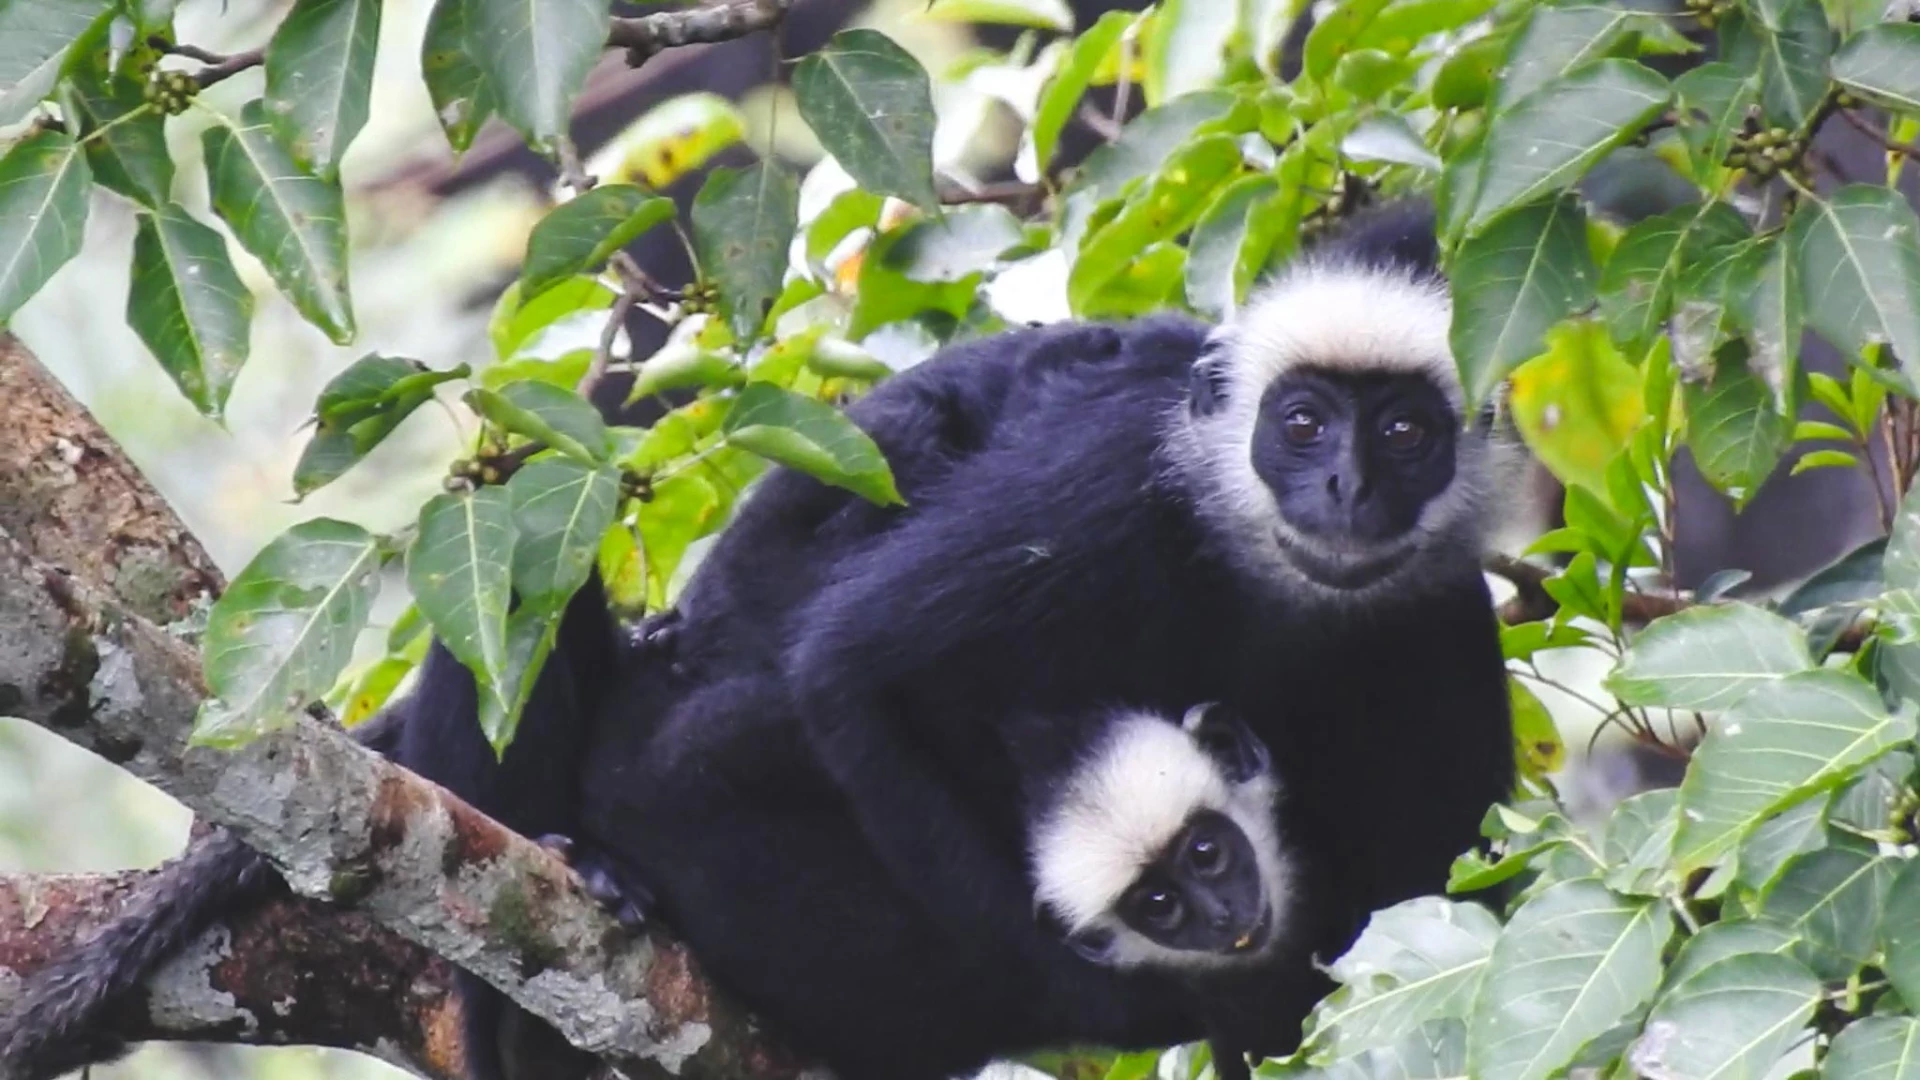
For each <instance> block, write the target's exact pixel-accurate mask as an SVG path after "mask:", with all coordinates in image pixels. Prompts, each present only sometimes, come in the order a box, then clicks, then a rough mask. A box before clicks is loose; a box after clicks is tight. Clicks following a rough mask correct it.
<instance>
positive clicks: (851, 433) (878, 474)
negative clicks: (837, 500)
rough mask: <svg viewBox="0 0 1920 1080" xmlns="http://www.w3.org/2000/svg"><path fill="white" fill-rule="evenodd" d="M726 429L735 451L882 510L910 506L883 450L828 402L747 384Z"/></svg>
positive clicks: (755, 383)
mask: <svg viewBox="0 0 1920 1080" xmlns="http://www.w3.org/2000/svg"><path fill="white" fill-rule="evenodd" d="M721 430H722V431H724V432H725V433H726V437H727V441H728V442H729V443H731V444H733V445H735V446H738V447H741V448H742V449H745V450H750V451H752V452H753V453H756V454H759V455H760V456H761V457H764V458H767V459H769V460H771V461H775V462H778V463H780V464H782V465H786V466H788V467H790V468H794V469H797V470H799V471H801V472H804V473H806V474H807V475H809V476H811V477H813V478H815V479H817V480H821V481H824V482H825V483H829V484H832V485H834V486H836V487H843V488H846V489H847V490H849V491H852V492H854V493H855V494H857V495H859V496H861V497H862V498H865V499H868V500H870V501H872V502H875V503H878V504H880V505H882V506H888V505H904V503H905V500H903V499H902V498H901V497H900V492H899V490H898V489H897V488H895V487H894V482H893V470H892V469H890V468H888V466H887V462H886V458H885V457H883V456H882V455H881V453H880V448H879V447H878V446H875V445H874V443H873V440H872V438H870V437H869V436H868V435H867V433H866V432H864V431H862V430H860V428H859V427H858V426H856V425H855V424H854V422H853V421H851V420H849V419H847V417H846V414H844V413H842V412H841V411H840V410H838V409H836V408H834V407H833V406H831V405H828V404H826V403H825V402H821V401H815V400H814V399H812V398H809V397H804V396H802V395H800V394H796V393H793V392H792V391H790V390H783V389H781V388H780V387H777V386H773V385H771V384H769V383H763V382H754V383H748V384H747V386H746V388H745V389H744V390H742V391H740V397H739V399H738V400H737V401H735V402H734V406H733V410H732V411H731V412H729V413H728V414H727V419H726V421H725V423H723V424H722V425H721Z"/></svg>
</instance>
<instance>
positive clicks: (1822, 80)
mask: <svg viewBox="0 0 1920 1080" xmlns="http://www.w3.org/2000/svg"><path fill="white" fill-rule="evenodd" d="M1721 40H1722V41H1723V42H1724V43H1725V44H1724V51H1723V52H1722V56H1723V57H1724V58H1725V59H1726V61H1727V62H1728V63H1730V64H1732V65H1733V66H1734V67H1735V68H1737V69H1739V70H1741V71H1758V72H1759V73H1760V105H1761V109H1762V111H1763V112H1764V113H1765V115H1766V118H1767V120H1768V121H1769V122H1770V123H1773V124H1776V125H1779V126H1781V127H1787V128H1798V127H1800V126H1801V125H1803V124H1805V123H1806V122H1807V119H1808V118H1809V117H1811V116H1812V115H1813V113H1814V110H1816V109H1818V108H1819V107H1820V100H1821V98H1823V97H1825V96H1826V91H1827V56H1828V54H1830V53H1831V52H1832V51H1833V30H1832V29H1831V28H1830V27H1829V26H1828V25H1827V15H1826V11H1825V9H1824V8H1823V7H1822V6H1821V4H1820V0H1782V2H1781V4H1780V5H1779V28H1778V29H1777V30H1773V29H1768V28H1767V27H1766V26H1765V25H1763V24H1762V23H1761V21H1760V20H1758V19H1751V18H1742V17H1739V16H1735V17H1734V18H1733V19H1732V21H1731V22H1730V23H1729V24H1728V26H1727V28H1726V30H1725V31H1723V33H1722V36H1721Z"/></svg>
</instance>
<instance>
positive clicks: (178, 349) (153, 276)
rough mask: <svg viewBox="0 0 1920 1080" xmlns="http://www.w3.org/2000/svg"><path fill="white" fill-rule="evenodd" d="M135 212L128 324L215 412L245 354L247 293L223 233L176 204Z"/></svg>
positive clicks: (195, 399)
mask: <svg viewBox="0 0 1920 1080" xmlns="http://www.w3.org/2000/svg"><path fill="white" fill-rule="evenodd" d="M136 220H137V221H138V223H139V225H138V228H137V230H136V231H135V233H134V237H133V271H132V277H133V280H132V284H131V287H130V288H129V290H128V293H127V325H128V326H131V327H132V328H133V331H134V333H136V334H138V335H140V340H141V341H142V342H143V343H145V345H146V346H147V348H148V349H149V350H150V351H151V352H152V353H153V355H154V357H155V358H156V359H158V360H159V361H160V367H161V368H162V369H163V370H165V371H166V373H167V375H168V377H169V378H171V379H172V380H173V382H174V385H176V386H178V387H179V388H180V392H181V393H182V394H185V395H186V397H187V400H188V401H190V402H192V403H193V407H194V408H195V409H198V410H199V411H200V413H201V414H202V415H204V416H209V417H213V418H214V419H219V418H220V417H222V416H224V415H225V413H226V407H227V393H228V391H230V390H232V389H233V380H234V378H235V377H236V376H238V375H239V374H240V367H241V365H242V364H244V363H246V361H247V352H248V346H249V344H250V333H251V330H252V322H253V294H252V293H251V292H248V291H247V287H246V285H245V284H243V283H242V282H241V281H240V275H239V273H238V272H236V271H235V270H234V268H233V260H232V259H231V258H230V257H229V256H228V254H227V240H226V237H224V236H221V235H220V234H219V233H218V232H216V231H214V230H213V229H211V228H208V227H207V226H205V225H202V224H201V223H200V222H198V221H195V220H194V219H193V216H192V215H191V214H188V213H187V212H186V211H185V210H183V209H181V208H180V207H179V206H176V205H174V204H173V203H162V204H161V205H160V207H159V209H157V210H150V211H143V212H141V213H140V214H139V215H138V217H137V218H136Z"/></svg>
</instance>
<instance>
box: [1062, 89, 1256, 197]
mask: <svg viewBox="0 0 1920 1080" xmlns="http://www.w3.org/2000/svg"><path fill="white" fill-rule="evenodd" d="M1259 118H1260V117H1259V109H1258V108H1257V107H1255V106H1254V104H1253V103H1252V102H1251V101H1248V100H1247V99H1245V98H1241V97H1236V96H1234V95H1233V94H1230V93H1228V92H1226V91H1224V90H1207V91H1202V92H1200V93H1195V94H1188V95H1186V96H1184V97H1179V98H1175V99H1174V100H1172V101H1169V102H1167V103H1166V104H1165V105H1161V106H1158V107H1157V108H1152V109H1148V110H1147V111H1145V112H1143V113H1141V114H1140V115H1138V116H1136V117H1134V118H1133V119H1132V120H1130V121H1128V122H1127V126H1126V127H1124V128H1122V129H1121V131H1120V137H1119V138H1118V139H1115V140H1114V141H1112V142H1110V143H1107V144H1105V145H1104V146H1100V147H1098V148H1096V149H1095V150H1094V151H1093V153H1091V154H1088V155H1087V160H1086V161H1085V162H1083V163H1081V166H1080V171H1079V173H1078V174H1076V175H1075V177H1074V180H1073V187H1074V188H1075V189H1078V190H1082V191H1087V192H1089V193H1092V194H1095V195H1097V196H1098V197H1099V198H1102V199H1110V198H1113V197H1114V196H1116V195H1118V194H1120V192H1121V191H1122V190H1123V189H1124V188H1125V187H1126V186H1127V184H1128V182H1130V181H1132V180H1134V179H1137V178H1139V177H1143V176H1152V175H1153V174H1155V173H1157V172H1159V171H1160V170H1161V169H1162V168H1164V167H1165V166H1166V164H1167V159H1168V158H1170V157H1172V156H1173V154H1174V152H1175V151H1177V150H1178V149H1179V148H1180V147H1181V146H1183V145H1185V144H1187V143H1188V142H1191V141H1194V140H1197V139H1199V138H1201V137H1203V136H1206V135H1215V134H1220V135H1240V134H1244V133H1245V132H1248V131H1252V130H1253V129H1254V127H1255V126H1256V125H1257V124H1258V123H1259Z"/></svg>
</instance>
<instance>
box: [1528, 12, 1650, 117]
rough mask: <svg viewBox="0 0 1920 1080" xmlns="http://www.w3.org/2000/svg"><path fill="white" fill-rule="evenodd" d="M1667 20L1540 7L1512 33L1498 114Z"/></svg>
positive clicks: (1637, 14)
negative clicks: (1628, 38)
mask: <svg viewBox="0 0 1920 1080" xmlns="http://www.w3.org/2000/svg"><path fill="white" fill-rule="evenodd" d="M1664 23H1665V20H1664V19H1662V18H1661V17H1660V16H1659V15H1657V14H1654V13H1653V12H1650V11H1636V10H1633V9H1632V8H1629V7H1626V6H1618V7H1616V6H1614V5H1611V4H1594V3H1570V4H1541V5H1539V6H1537V7H1534V8H1533V9H1532V10H1531V11H1530V12H1529V13H1528V15H1527V18H1526V21H1525V22H1523V23H1521V24H1520V28H1519V29H1518V30H1515V31H1514V33H1513V43H1512V45H1511V46H1510V47H1509V48H1508V51H1507V65H1506V68H1505V70H1504V72H1503V73H1502V75H1501V77H1500V79H1499V80H1498V81H1497V82H1495V84H1494V109H1495V111H1501V110H1504V109H1506V108H1508V107H1510V106H1511V105H1513V104H1514V103H1515V102H1517V101H1519V100H1520V99H1522V98H1524V97H1526V96H1527V95H1528V94H1531V93H1533V92H1534V91H1535V90H1538V89H1540V88H1541V87H1542V86H1545V85H1547V84H1548V83H1550V82H1552V81H1553V80H1555V79H1557V78H1559V77H1561V76H1562V75H1565V74H1567V73H1568V72H1570V71H1572V70H1574V69H1575V68H1577V67H1579V66H1581V65H1582V64H1586V63H1589V62H1591V61H1594V60H1598V59H1600V58H1602V57H1605V56H1607V55H1609V54H1611V53H1612V51H1613V50H1614V49H1615V48H1616V47H1617V46H1619V45H1620V44H1621V43H1622V41H1623V39H1625V38H1627V37H1628V36H1629V35H1633V34H1637V33H1649V32H1651V33H1659V32H1660V31H1661V30H1663V29H1664V30H1665V31H1666V32H1667V33H1669V34H1670V33H1672V32H1673V31H1672V29H1671V28H1670V27H1666V26H1665V25H1664Z"/></svg>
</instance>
